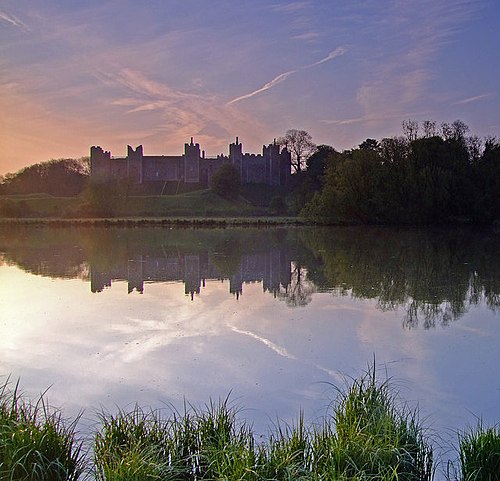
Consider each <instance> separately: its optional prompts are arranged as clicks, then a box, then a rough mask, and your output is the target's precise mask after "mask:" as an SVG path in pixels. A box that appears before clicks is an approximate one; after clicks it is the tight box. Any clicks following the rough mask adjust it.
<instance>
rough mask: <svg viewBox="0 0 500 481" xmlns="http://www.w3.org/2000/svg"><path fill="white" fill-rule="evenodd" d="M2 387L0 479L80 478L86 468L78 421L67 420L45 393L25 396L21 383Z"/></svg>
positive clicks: (59, 480) (50, 480)
mask: <svg viewBox="0 0 500 481" xmlns="http://www.w3.org/2000/svg"><path fill="white" fill-rule="evenodd" d="M9 387H10V386H9V381H8V380H7V382H6V383H5V384H4V385H3V386H2V387H0V479H5V480H9V481H76V480H77V479H79V478H80V476H81V474H82V472H83V453H82V445H81V443H79V442H77V441H76V440H75V436H76V435H75V428H76V423H77V421H78V419H77V420H75V421H73V422H71V423H69V424H66V423H65V421H64V420H63V418H62V416H61V413H59V412H57V411H54V410H52V409H50V408H49V407H48V406H47V404H46V402H45V400H44V398H43V396H41V397H40V398H39V400H38V401H37V402H36V403H33V402H30V401H27V400H25V399H24V398H23V397H22V396H21V395H20V394H19V392H18V385H16V386H15V388H14V389H13V390H12V391H11V390H10V389H9Z"/></svg>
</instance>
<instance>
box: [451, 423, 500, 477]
mask: <svg viewBox="0 0 500 481" xmlns="http://www.w3.org/2000/svg"><path fill="white" fill-rule="evenodd" d="M459 446H460V452H459V454H460V480H461V481H500V429H498V428H497V427H496V428H484V427H483V426H482V425H481V424H480V425H479V426H478V427H477V428H476V429H475V430H471V431H469V432H467V433H462V434H461V435H460V438H459Z"/></svg>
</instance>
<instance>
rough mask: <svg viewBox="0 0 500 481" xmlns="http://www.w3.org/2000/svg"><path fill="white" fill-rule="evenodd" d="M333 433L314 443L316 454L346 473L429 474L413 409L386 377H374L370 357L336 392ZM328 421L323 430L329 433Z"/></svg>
mask: <svg viewBox="0 0 500 481" xmlns="http://www.w3.org/2000/svg"><path fill="white" fill-rule="evenodd" d="M333 424H334V425H335V434H334V436H333V438H332V437H331V436H330V438H331V439H328V437H325V435H324V434H323V435H322V436H321V437H320V439H322V440H325V439H326V450H327V451H326V453H324V452H323V444H325V441H323V443H319V453H318V454H316V457H322V458H323V459H329V461H328V462H329V463H330V464H332V465H333V466H332V467H330V469H334V471H336V472H337V473H339V474H342V475H343V476H345V477H346V478H348V479H351V478H355V477H356V476H360V475H361V476H363V477H365V478H366V479H397V480H399V481H413V480H415V481H416V480H419V481H428V480H431V479H432V477H433V459H432V454H433V450H432V447H431V445H430V443H429V442H428V440H427V439H426V437H425V433H424V430H423V427H422V425H421V422H420V420H419V417H418V411H417V410H414V409H411V408H410V407H409V406H408V405H407V404H406V403H404V402H402V401H400V399H399V397H398V395H397V393H396V392H395V391H394V389H393V388H392V386H391V384H390V380H385V381H383V382H381V383H379V382H378V381H377V379H376V376H375V363H373V365H372V366H371V367H370V368H369V369H368V371H367V372H366V373H365V375H363V376H361V377H360V378H358V379H355V380H354V381H353V382H352V384H351V386H350V387H349V388H348V389H347V390H346V391H345V392H340V393H339V396H338V399H337V402H336V404H335V406H334V411H333ZM329 430H330V427H329V426H327V429H325V431H326V432H327V433H328V432H329Z"/></svg>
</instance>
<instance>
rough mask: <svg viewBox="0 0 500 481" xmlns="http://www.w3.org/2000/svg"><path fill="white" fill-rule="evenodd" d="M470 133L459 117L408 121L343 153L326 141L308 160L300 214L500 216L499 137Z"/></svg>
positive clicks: (381, 218) (379, 220)
mask: <svg viewBox="0 0 500 481" xmlns="http://www.w3.org/2000/svg"><path fill="white" fill-rule="evenodd" d="M468 132H469V127H468V126H467V125H466V124H464V123H463V122H462V121H460V120H457V121H455V122H453V123H451V124H448V123H443V124H441V126H440V127H439V128H438V126H437V124H436V122H434V121H424V122H423V123H422V124H420V125H419V123H418V122H416V121H411V120H409V121H405V122H403V133H404V135H402V136H398V137H392V138H384V139H382V140H380V141H378V140H375V139H366V140H365V141H364V142H362V143H361V144H360V145H359V146H358V148H354V149H350V150H345V151H343V152H337V151H335V150H334V149H333V148H332V147H329V146H320V147H319V148H318V149H317V150H316V152H315V153H314V154H313V155H311V156H310V157H309V159H308V166H309V169H308V170H310V169H312V171H311V173H310V174H309V175H308V174H307V171H306V175H305V176H304V182H303V183H302V186H301V188H302V191H303V192H302V194H303V196H305V199H303V200H306V202H305V206H304V208H303V209H302V210H301V212H300V214H301V215H302V216H304V217H305V218H307V219H309V220H313V221H317V222H324V223H349V224H352V223H362V224H438V223H447V222H461V221H468V222H474V223H491V222H493V221H495V220H498V219H499V212H500V140H499V139H497V138H495V137H487V138H485V139H484V140H482V139H480V138H478V137H477V136H473V135H468ZM318 173H319V174H318ZM304 186H306V187H307V186H309V188H308V189H306V190H305V192H304ZM298 190H299V191H300V188H299V189H298ZM296 191H297V189H296Z"/></svg>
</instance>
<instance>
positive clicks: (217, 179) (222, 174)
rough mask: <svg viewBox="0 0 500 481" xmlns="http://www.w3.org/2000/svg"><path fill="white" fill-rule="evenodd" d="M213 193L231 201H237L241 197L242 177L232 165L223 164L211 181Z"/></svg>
mask: <svg viewBox="0 0 500 481" xmlns="http://www.w3.org/2000/svg"><path fill="white" fill-rule="evenodd" d="M210 188H211V189H212V191H213V192H215V193H216V194H217V195H220V196H221V197H223V198H225V199H229V200H236V199H237V198H238V196H239V195H240V190H241V176H240V173H239V172H238V170H237V169H236V167H235V166H234V165H232V164H223V165H222V166H221V167H220V168H219V170H218V171H217V172H215V174H214V175H213V176H212V179H211V180H210Z"/></svg>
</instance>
